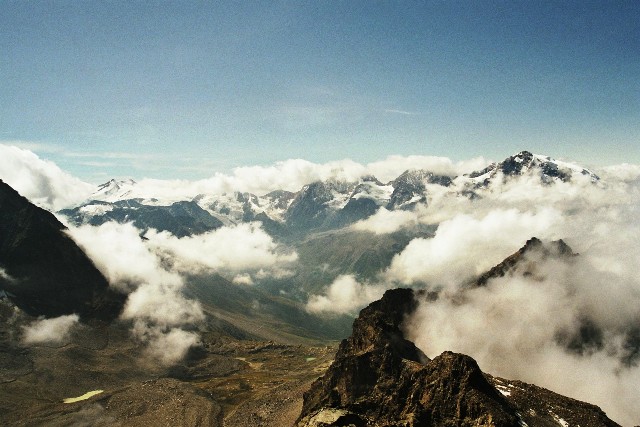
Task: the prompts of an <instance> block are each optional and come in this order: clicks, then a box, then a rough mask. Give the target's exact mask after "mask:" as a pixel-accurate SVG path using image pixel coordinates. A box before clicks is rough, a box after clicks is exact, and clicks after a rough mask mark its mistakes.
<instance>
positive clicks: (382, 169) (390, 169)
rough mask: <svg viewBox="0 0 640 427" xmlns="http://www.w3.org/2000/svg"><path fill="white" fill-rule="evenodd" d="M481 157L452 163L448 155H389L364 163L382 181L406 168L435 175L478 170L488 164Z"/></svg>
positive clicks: (395, 175) (394, 177)
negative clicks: (422, 170)
mask: <svg viewBox="0 0 640 427" xmlns="http://www.w3.org/2000/svg"><path fill="white" fill-rule="evenodd" d="M488 163H489V162H488V161H487V160H485V159H483V158H482V157H478V158H475V159H471V160H465V161H461V162H457V163H454V162H453V161H452V160H451V159H449V158H448V157H436V156H417V155H413V156H398V155H394V156H389V157H387V158H386V159H384V160H381V161H377V162H372V163H369V164H367V165H366V171H367V173H368V174H372V175H374V176H376V177H377V178H378V179H379V180H380V181H382V182H388V181H391V180H393V179H396V178H397V177H398V176H399V175H400V174H402V173H403V172H404V171H406V170H408V169H424V170H427V171H430V172H433V173H434V174H436V175H445V176H451V177H453V176H457V175H462V174H464V173H469V172H472V171H474V170H479V169H482V168H484V167H486V166H487V165H488Z"/></svg>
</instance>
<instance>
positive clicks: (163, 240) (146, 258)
mask: <svg viewBox="0 0 640 427" xmlns="http://www.w3.org/2000/svg"><path fill="white" fill-rule="evenodd" d="M69 234H70V235H71V237H72V238H73V239H74V240H75V241H76V242H77V243H78V244H79V245H80V246H81V247H82V248H83V249H84V250H85V252H86V253H87V255H89V257H90V258H91V259H92V260H93V261H94V263H95V264H96V266H97V267H98V269H100V271H101V272H102V273H103V274H104V275H105V276H106V277H107V278H108V280H109V282H110V284H111V286H113V287H114V288H116V289H118V290H120V291H122V292H125V293H127V294H128V298H127V301H126V304H125V307H124V310H123V313H122V315H121V317H122V319H124V320H127V321H131V322H132V324H133V326H132V333H133V335H134V336H135V337H136V338H137V339H139V340H140V341H141V342H143V343H145V344H146V347H147V355H148V356H150V357H151V358H153V359H154V360H156V361H157V362H159V363H162V364H165V365H167V364H172V363H175V362H177V361H178V360H180V358H182V357H183V356H184V355H185V354H186V353H187V351H188V350H189V348H190V347H192V346H194V345H198V343H199V336H198V334H197V333H195V332H193V329H194V328H195V327H197V325H199V324H200V323H201V322H202V321H203V320H204V313H203V311H202V307H201V306H200V304H199V303H198V302H197V301H194V300H190V299H187V298H185V297H184V295H183V293H182V289H183V287H184V284H185V277H186V276H187V275H189V274H193V273H198V272H207V271H216V272H219V273H223V274H224V273H229V274H231V276H232V277H233V278H234V279H233V281H234V282H235V283H238V284H241V285H250V284H252V283H253V277H256V278H265V277H270V276H274V277H283V276H286V274H287V270H286V266H288V265H289V264H290V263H291V262H292V261H295V260H296V259H297V255H296V254H295V252H281V251H280V248H279V247H278V245H276V243H275V242H274V241H273V240H272V238H271V237H270V236H269V235H268V234H266V233H265V232H264V230H262V229H261V228H260V227H259V225H258V224H257V223H251V224H241V225H238V226H232V227H223V228H220V229H218V230H215V231H212V232H209V233H204V234H201V235H197V236H193V237H183V238H177V237H175V236H173V235H171V234H170V233H168V232H160V233H159V232H157V231H156V230H149V231H147V232H146V233H145V234H144V235H142V231H141V230H139V229H137V228H136V227H134V226H133V225H132V224H130V223H126V224H119V223H116V222H107V223H105V224H102V225H100V226H90V225H83V226H80V227H71V228H70V229H69ZM168 346H170V347H168Z"/></svg>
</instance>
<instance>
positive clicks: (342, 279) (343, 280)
mask: <svg viewBox="0 0 640 427" xmlns="http://www.w3.org/2000/svg"><path fill="white" fill-rule="evenodd" d="M385 290H386V288H385V287H384V286H381V285H367V284H363V283H360V282H358V281H357V279H356V278H355V277H354V276H353V275H343V276H339V277H338V278H336V280H334V281H333V283H332V284H331V285H329V288H328V289H327V290H326V293H325V295H312V296H311V297H310V298H309V302H308V303H307V306H306V308H307V311H309V312H311V313H335V314H354V313H355V312H357V310H359V309H360V308H362V307H364V306H365V305H367V304H369V303H370V302H372V301H375V300H377V299H379V298H380V297H382V294H384V291H385Z"/></svg>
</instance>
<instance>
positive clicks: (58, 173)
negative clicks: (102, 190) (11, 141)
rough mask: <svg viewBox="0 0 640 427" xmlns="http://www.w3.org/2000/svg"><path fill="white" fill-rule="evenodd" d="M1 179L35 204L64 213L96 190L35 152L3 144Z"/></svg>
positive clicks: (1, 149) (0, 151) (1, 147)
mask: <svg viewBox="0 0 640 427" xmlns="http://www.w3.org/2000/svg"><path fill="white" fill-rule="evenodd" d="M0 158H2V162H0V179H2V180H3V181H4V182H6V183H7V184H9V185H10V186H11V187H13V189H15V190H16V191H18V192H19V193H20V194H21V195H22V196H24V197H26V198H27V199H29V200H30V201H31V202H33V203H34V204H36V205H38V206H41V207H43V208H45V209H49V210H53V211H56V210H60V209H63V208H65V207H68V206H71V205H73V204H75V203H79V202H80V201H82V200H84V199H85V198H86V197H87V196H88V195H89V194H91V192H92V191H93V186H92V185H90V184H88V183H86V182H83V181H81V180H79V179H78V178H75V177H73V176H71V175H69V174H68V173H66V172H64V171H62V170H61V169H60V168H59V167H58V166H57V165H56V164H55V163H53V162H50V161H48V160H43V159H41V158H39V157H38V156H37V155H35V154H34V153H32V152H31V151H28V150H24V149H21V148H18V147H15V146H9V145H3V144H0Z"/></svg>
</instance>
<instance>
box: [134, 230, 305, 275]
mask: <svg viewBox="0 0 640 427" xmlns="http://www.w3.org/2000/svg"><path fill="white" fill-rule="evenodd" d="M145 237H146V238H147V239H149V242H148V244H149V245H150V247H152V248H153V249H154V250H155V251H157V252H159V253H162V254H164V255H165V256H169V257H171V259H172V262H173V264H174V268H176V269H177V270H178V271H184V272H189V271H194V270H198V269H210V270H231V271H246V270H260V269H262V270H263V271H264V270H266V269H269V268H272V267H277V266H278V265H279V264H286V263H290V262H292V261H295V260H296V259H297V255H296V254H295V252H290V253H280V252H279V250H278V249H279V248H278V245H277V244H276V243H275V242H274V241H273V239H272V238H271V236H269V235H268V234H267V233H266V232H265V231H264V230H262V228H260V226H259V224H258V223H247V224H239V225H236V226H231V227H222V228H220V229H217V230H214V231H210V232H208V233H204V234H199V235H195V236H188V237H182V238H176V237H175V236H173V235H172V234H170V233H168V232H161V233H158V232H156V231H154V230H150V231H148V232H147V233H146V234H145Z"/></svg>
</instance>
